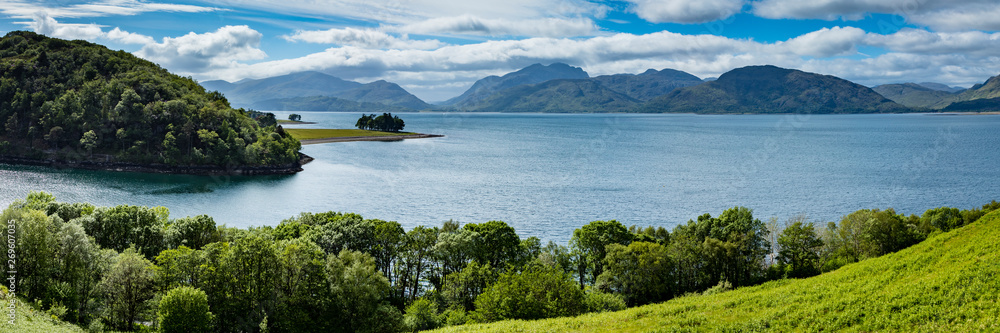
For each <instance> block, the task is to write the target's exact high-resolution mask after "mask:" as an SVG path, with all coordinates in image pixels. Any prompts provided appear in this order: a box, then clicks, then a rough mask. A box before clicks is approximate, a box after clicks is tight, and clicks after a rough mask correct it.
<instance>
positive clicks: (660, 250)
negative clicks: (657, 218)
mask: <svg viewBox="0 0 1000 333" xmlns="http://www.w3.org/2000/svg"><path fill="white" fill-rule="evenodd" d="M604 263H605V264H604V265H605V266H604V267H605V268H606V269H605V271H604V272H603V273H601V275H600V276H598V278H597V284H596V285H597V287H598V289H600V290H602V291H607V292H613V293H615V294H618V295H621V296H622V298H623V299H624V300H625V303H626V304H628V305H630V306H635V305H643V304H649V303H654V302H660V301H665V300H667V299H670V298H671V297H673V295H674V293H675V292H674V290H673V289H674V287H673V286H674V283H675V281H674V278H673V272H674V263H673V261H672V260H671V259H670V256H669V255H668V254H667V248H666V247H665V246H663V245H660V244H657V243H649V242H633V243H631V244H629V245H628V246H625V245H621V244H610V245H608V247H607V255H606V256H605V257H604Z"/></svg>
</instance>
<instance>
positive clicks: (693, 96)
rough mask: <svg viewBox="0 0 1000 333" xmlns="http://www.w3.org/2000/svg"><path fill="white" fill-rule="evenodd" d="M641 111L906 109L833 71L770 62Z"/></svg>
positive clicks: (655, 102) (663, 99)
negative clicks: (822, 72) (809, 70)
mask: <svg viewBox="0 0 1000 333" xmlns="http://www.w3.org/2000/svg"><path fill="white" fill-rule="evenodd" d="M642 111H644V112H678V113H886V112H910V111H913V110H912V109H910V108H907V107H905V106H902V105H899V104H897V103H895V102H893V101H891V100H889V99H887V98H885V97H883V96H882V95H879V94H878V93H876V92H875V91H874V90H872V89H871V88H868V87H865V86H862V85H859V84H856V83H853V82H850V81H847V80H844V79H841V78H837V77H834V76H828V75H820V74H814V73H807V72H803V71H799V70H794V69H785V68H779V67H775V66H750V67H743V68H738V69H734V70H732V71H729V72H727V73H725V74H723V75H722V76H720V77H719V78H718V79H717V80H715V81H711V82H705V83H702V84H699V85H696V86H691V87H685V88H678V89H676V90H674V91H672V92H670V93H668V94H666V95H663V96H660V97H657V98H655V99H653V100H652V101H650V102H649V103H647V104H646V105H645V106H644V107H643V109H642Z"/></svg>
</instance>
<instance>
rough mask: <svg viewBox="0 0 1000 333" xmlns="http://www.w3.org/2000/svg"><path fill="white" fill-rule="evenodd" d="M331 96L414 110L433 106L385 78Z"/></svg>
mask: <svg viewBox="0 0 1000 333" xmlns="http://www.w3.org/2000/svg"><path fill="white" fill-rule="evenodd" d="M331 96H333V97H338V98H341V99H346V100H350V101H355V102H360V103H371V104H384V105H387V106H399V107H404V108H409V109H413V110H423V109H427V108H430V107H432V106H431V105H430V104H427V103H424V101H422V100H420V99H419V98H417V96H413V95H412V94H410V93H409V92H408V91H406V89H403V87H400V86H399V85H398V84H395V83H392V82H387V81H385V80H378V81H375V82H372V83H366V84H363V85H361V86H360V87H357V88H354V89H351V90H346V91H341V92H338V93H334V94H332V95H331ZM303 111H305V110H303Z"/></svg>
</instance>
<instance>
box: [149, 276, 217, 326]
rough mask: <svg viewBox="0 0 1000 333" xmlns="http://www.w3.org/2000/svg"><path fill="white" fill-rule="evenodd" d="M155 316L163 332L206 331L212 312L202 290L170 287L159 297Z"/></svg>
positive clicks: (210, 322)
mask: <svg viewBox="0 0 1000 333" xmlns="http://www.w3.org/2000/svg"><path fill="white" fill-rule="evenodd" d="M157 316H158V318H159V321H160V331H161V332H163V333H192V332H208V331H210V330H211V328H212V318H213V317H214V316H213V315H212V312H210V311H209V309H208V297H207V296H206V295H205V292H204V291H201V290H200V289H197V288H192V287H178V288H174V289H171V290H170V291H168V292H167V294H166V295H164V296H163V298H162V299H160V304H159V308H158V310H157Z"/></svg>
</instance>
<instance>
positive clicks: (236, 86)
mask: <svg viewBox="0 0 1000 333" xmlns="http://www.w3.org/2000/svg"><path fill="white" fill-rule="evenodd" d="M201 85H202V86H204V87H205V88H206V89H208V90H216V91H219V92H221V93H223V95H225V96H226V98H227V99H228V100H229V102H230V103H231V104H232V105H233V106H234V107H245V108H258V109H266V110H276V111H330V110H337V111H372V110H379V111H381V110H396V111H405V110H411V111H412V110H423V109H427V108H430V107H431V105H430V104H427V103H425V102H424V101H422V100H420V98H417V96H413V94H410V93H409V92H408V91H406V90H405V89H403V88H402V87H400V86H399V85H397V84H395V83H391V82H387V81H384V80H379V81H375V82H371V83H365V84H361V83H358V82H354V81H347V80H344V79H341V78H338V77H334V76H331V75H328V74H324V73H319V72H300V73H293V74H288V75H282V76H275V77H270V78H265V79H259V80H253V79H250V80H242V81H239V82H236V83H231V82H227V81H221V80H215V81H205V82H202V83H201ZM303 98H305V99H306V100H307V101H308V103H307V101H303ZM326 102H328V103H326ZM345 108H347V109H345Z"/></svg>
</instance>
